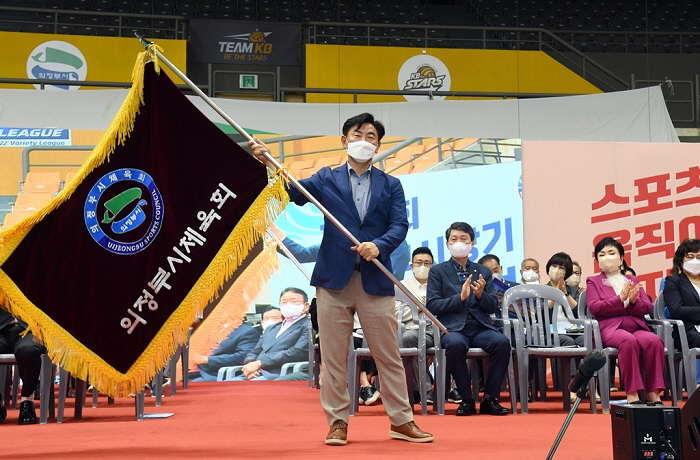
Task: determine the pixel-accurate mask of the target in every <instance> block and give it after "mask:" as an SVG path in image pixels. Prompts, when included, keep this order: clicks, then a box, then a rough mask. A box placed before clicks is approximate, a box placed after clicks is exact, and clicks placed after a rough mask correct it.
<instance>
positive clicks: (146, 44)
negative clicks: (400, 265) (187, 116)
mask: <svg viewBox="0 0 700 460" xmlns="http://www.w3.org/2000/svg"><path fill="white" fill-rule="evenodd" d="M134 35H135V36H136V38H138V39H139V40H140V41H141V43H142V44H143V46H144V48H148V47H150V46H153V48H152V50H153V52H155V54H156V56H157V57H158V59H159V60H160V61H162V62H163V64H165V65H166V66H167V67H168V68H169V69H170V70H172V71H173V73H175V75H177V76H178V77H179V78H180V79H181V80H182V81H183V82H185V84H186V85H187V86H188V87H189V88H190V89H191V90H192V91H194V93H195V94H196V95H197V96H199V97H201V98H202V99H203V100H204V102H206V103H207V104H208V105H209V107H211V108H212V109H213V110H214V111H215V112H216V113H218V114H219V115H220V116H221V118H223V119H224V120H226V122H227V123H228V124H229V125H231V126H232V127H233V128H234V129H235V130H236V131H238V133H239V134H240V135H241V136H243V137H244V138H245V139H246V140H248V141H253V142H255V139H253V137H252V136H251V135H250V134H248V133H247V132H246V131H245V130H244V129H243V128H242V127H241V126H239V125H238V123H236V122H235V121H234V120H233V119H232V118H231V117H229V116H228V114H227V113H226V112H224V111H223V109H222V108H221V107H219V106H218V105H216V103H215V102H214V101H213V100H211V98H210V97H209V96H207V95H206V94H204V92H203V91H202V90H201V89H199V88H198V87H197V85H195V84H194V82H193V81H192V80H190V79H189V78H187V76H186V75H185V74H184V73H182V72H181V71H180V69H178V68H177V67H176V66H175V65H174V64H173V63H172V62H170V61H169V60H168V59H167V58H166V57H165V56H163V53H161V52H160V51H158V48H156V47H155V46H154V45H155V44H154V43H153V42H149V41H147V40H145V39H144V38H143V37H142V36H141V35H139V34H137V33H134ZM255 143H256V144H257V142H255ZM264 155H265V158H266V159H267V160H268V161H269V162H270V163H272V165H273V166H274V167H275V169H276V170H277V169H282V165H280V164H279V162H278V161H277V160H276V159H275V158H274V157H273V156H272V155H270V153H269V152H265V153H264ZM283 173H284V176H285V178H286V179H287V181H289V182H291V183H292V185H294V186H295V187H296V188H297V190H299V192H301V194H302V195H304V197H306V199H307V200H309V201H310V202H311V203H313V204H314V205H315V206H316V207H317V208H318V209H319V211H321V213H323V215H324V216H325V217H326V218H327V219H328V220H329V221H330V222H331V223H332V224H333V225H335V226H336V227H337V228H338V230H340V231H341V232H342V233H343V234H344V235H345V236H347V237H348V238H349V239H350V241H352V242H353V244H354V245H355V246H360V244H362V243H361V242H360V240H358V239H357V238H355V235H353V234H352V233H350V231H349V230H348V229H347V228H345V226H344V225H343V224H342V223H341V222H340V221H339V220H338V219H336V218H335V216H333V214H331V213H330V211H328V210H327V209H326V208H325V207H324V206H323V205H322V204H321V203H319V201H318V200H317V199H316V198H315V197H314V196H313V195H312V194H311V193H310V192H309V191H308V190H306V188H305V187H304V186H303V185H301V184H300V183H299V181H298V180H296V179H295V178H294V177H292V176H291V175H290V174H288V173H287V171H286V170H283ZM372 262H373V263H374V265H376V266H377V268H379V269H380V270H381V271H382V273H384V274H385V275H386V276H387V278H389V279H390V280H391V281H392V282H393V283H394V285H396V287H398V288H399V290H400V291H401V292H403V293H404V294H405V295H406V296H408V298H409V299H411V300H412V301H413V302H414V303H415V304H416V305H417V306H418V308H419V309H420V311H422V312H423V313H424V314H425V316H427V317H428V319H429V320H430V321H432V322H433V323H435V324H436V325H437V327H438V328H439V329H440V330H441V331H442V332H444V333H446V334H447V333H449V332H448V331H447V329H446V328H445V326H443V325H442V323H441V322H440V321H438V319H437V318H436V317H435V316H433V314H432V313H430V311H428V309H427V308H425V306H424V305H423V302H421V301H420V300H419V299H418V298H417V297H416V296H414V295H413V294H412V293H411V291H409V290H408V288H406V286H404V285H403V283H401V282H400V281H399V280H398V279H396V277H395V276H394V275H393V274H392V273H391V272H390V271H389V269H387V268H386V267H385V266H384V264H382V263H381V262H380V261H379V259H377V258H376V257H375V258H374V259H372Z"/></svg>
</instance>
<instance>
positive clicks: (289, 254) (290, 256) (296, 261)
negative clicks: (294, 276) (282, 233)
mask: <svg viewBox="0 0 700 460" xmlns="http://www.w3.org/2000/svg"><path fill="white" fill-rule="evenodd" d="M267 234H268V235H270V236H271V237H272V239H273V240H275V242H276V243H277V245H278V246H279V248H280V249H281V250H282V252H284V255H285V256H287V258H288V259H289V260H291V261H292V263H293V264H294V265H296V267H297V268H298V269H299V271H300V272H301V274H302V275H304V276H305V277H306V279H307V280H309V281H311V276H309V273H308V272H307V271H306V270H304V267H302V266H301V262H299V259H297V258H296V257H294V254H292V251H290V250H289V248H288V247H287V246H285V245H284V243H283V242H282V241H280V239H279V238H277V235H275V234H274V233H273V232H272V230H270V229H269V228H268V229H267Z"/></svg>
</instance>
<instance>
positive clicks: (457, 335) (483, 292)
mask: <svg viewBox="0 0 700 460" xmlns="http://www.w3.org/2000/svg"><path fill="white" fill-rule="evenodd" d="M445 240H446V241H447V249H448V250H449V251H450V254H451V255H452V258H450V259H449V260H447V261H445V262H443V263H440V264H437V265H434V266H433V268H432V269H431V270H430V273H429V275H428V296H427V297H428V303H427V307H428V310H430V311H431V312H432V313H433V314H434V315H435V316H437V318H438V319H439V320H440V322H442V324H443V325H444V326H445V327H446V328H447V330H448V331H449V332H450V333H449V334H442V337H441V343H442V346H443V347H445V355H446V358H447V371H448V372H450V374H452V377H453V378H454V380H455V383H456V384H457V390H458V391H459V393H460V394H461V395H462V403H461V404H460V405H459V407H458V408H457V415H472V414H475V413H476V403H475V402H474V398H473V396H472V390H471V386H470V384H469V381H470V379H469V368H468V367H467V361H466V353H467V351H468V350H469V347H475V348H483V349H484V350H485V351H486V352H488V354H489V365H488V375H487V377H486V384H485V385H484V397H483V399H482V401H481V408H480V409H481V413H482V414H490V415H506V414H507V413H508V410H507V409H506V408H505V407H502V406H501V405H500V404H499V403H498V396H499V395H500V389H501V384H502V383H503V378H504V377H505V373H506V370H507V369H508V360H509V355H510V342H509V341H508V339H507V338H506V336H504V335H503V334H502V333H501V332H499V331H498V328H497V327H496V326H495V325H494V324H493V323H492V322H491V319H490V318H489V314H492V313H496V311H498V309H499V305H498V302H497V300H496V297H495V295H494V293H493V283H492V281H491V271H490V270H489V269H488V268H486V267H484V266H482V265H479V264H477V263H474V262H471V261H470V260H469V253H470V252H471V249H472V246H473V241H474V230H473V229H472V227H471V226H470V225H469V224H467V223H465V222H455V223H453V224H452V225H450V228H448V229H447V231H446V232H445Z"/></svg>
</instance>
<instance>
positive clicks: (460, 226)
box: [445, 222, 474, 243]
mask: <svg viewBox="0 0 700 460" xmlns="http://www.w3.org/2000/svg"><path fill="white" fill-rule="evenodd" d="M452 230H461V231H463V232H465V233H467V234H469V237H470V238H471V239H472V243H473V242H474V229H473V228H472V226H471V225H469V224H468V223H466V222H453V223H452V225H450V228H448V229H447V230H446V231H445V240H449V239H450V232H451V231H452Z"/></svg>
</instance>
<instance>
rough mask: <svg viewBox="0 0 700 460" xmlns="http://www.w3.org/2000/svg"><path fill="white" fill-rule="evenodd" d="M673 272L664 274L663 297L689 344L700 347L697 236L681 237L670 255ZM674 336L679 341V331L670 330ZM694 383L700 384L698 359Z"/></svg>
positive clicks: (698, 243)
mask: <svg viewBox="0 0 700 460" xmlns="http://www.w3.org/2000/svg"><path fill="white" fill-rule="evenodd" d="M673 267H674V269H675V270H674V271H675V272H676V274H675V275H671V276H667V277H666V284H665V286H664V291H663V293H664V301H665V302H666V308H668V310H669V312H670V314H671V318H674V319H680V320H682V321H683V325H684V326H685V332H686V335H687V336H688V346H689V347H691V348H693V347H700V240H698V239H691V240H685V241H683V242H682V243H681V244H680V245H679V246H678V249H676V254H675V256H674V257H673ZM673 340H674V341H675V343H676V344H680V338H679V337H678V332H677V331H676V330H675V328H674V331H673ZM698 364H699V365H698V366H697V375H696V383H697V386H698V388H700V360H699V361H698Z"/></svg>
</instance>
